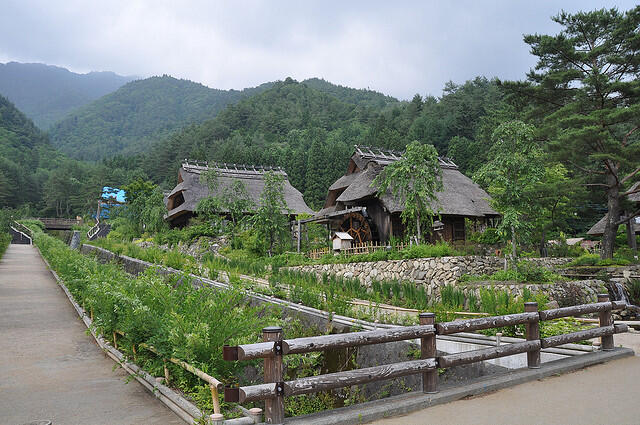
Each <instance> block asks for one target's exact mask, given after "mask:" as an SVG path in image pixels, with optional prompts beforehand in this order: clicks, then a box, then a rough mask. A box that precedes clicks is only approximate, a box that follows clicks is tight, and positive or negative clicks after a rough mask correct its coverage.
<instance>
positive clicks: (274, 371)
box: [262, 326, 284, 424]
mask: <svg viewBox="0 0 640 425" xmlns="http://www.w3.org/2000/svg"><path fill="white" fill-rule="evenodd" d="M262 340H263V341H265V342H268V341H275V342H279V343H276V344H275V345H274V352H273V354H272V355H271V356H270V357H266V358H265V359H264V382H265V384H267V383H271V382H275V383H276V391H277V393H278V395H276V397H275V398H271V399H267V400H265V402H264V417H265V422H266V423H268V424H282V423H284V395H283V391H284V383H283V378H282V373H283V372H282V328H281V327H279V326H268V327H266V328H263V329H262Z"/></svg>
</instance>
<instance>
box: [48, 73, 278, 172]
mask: <svg viewBox="0 0 640 425" xmlns="http://www.w3.org/2000/svg"><path fill="white" fill-rule="evenodd" d="M267 87H269V84H265V85H262V86H259V87H256V88H252V89H245V90H242V91H238V90H215V89H211V88H209V87H206V86H203V85H202V84H198V83H194V82H192V81H188V80H178V79H176V78H173V77H170V76H167V75H164V76H162V77H151V78H147V79H144V80H137V81H132V82H130V83H128V84H126V85H124V86H123V87H121V88H120V89H118V90H117V91H115V92H114V93H111V94H108V95H106V96H104V97H102V98H100V99H98V100H96V101H94V102H92V103H91V104H89V105H86V106H84V107H82V108H79V109H77V110H75V111H73V112H72V113H70V114H69V115H68V116H67V117H66V118H65V119H64V120H62V121H60V122H58V123H57V124H56V125H54V126H53V127H52V128H51V130H50V135H51V140H52V143H53V144H54V145H55V146H56V147H58V148H59V149H60V150H61V151H62V152H65V153H67V154H68V155H70V156H72V157H74V158H77V159H82V160H90V161H95V160H100V159H103V158H108V157H111V156H114V155H117V154H131V153H135V152H141V151H144V150H145V149H146V148H148V147H149V145H150V144H151V143H152V142H153V141H156V140H159V139H162V138H164V137H166V136H168V135H169V134H171V133H172V132H173V131H175V130H177V129H180V128H182V127H184V126H187V125H189V124H192V123H200V122H202V121H204V120H205V119H209V118H212V117H215V116H216V114H217V113H218V112H219V111H221V110H222V109H224V108H225V107H226V106H227V105H229V104H231V103H234V102H237V101H238V100H240V99H241V98H243V97H246V96H248V95H251V94H254V93H258V92H260V91H262V90H264V89H265V88H267Z"/></svg>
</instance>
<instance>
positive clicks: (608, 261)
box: [567, 254, 631, 267]
mask: <svg viewBox="0 0 640 425" xmlns="http://www.w3.org/2000/svg"><path fill="white" fill-rule="evenodd" d="M629 264H631V261H630V260H628V259H626V258H621V257H619V256H614V257H613V258H605V259H601V258H600V256H599V255H598V254H584V255H581V256H580V257H578V258H576V259H575V260H572V261H571V262H570V263H567V267H579V266H602V267H606V266H628V265H629Z"/></svg>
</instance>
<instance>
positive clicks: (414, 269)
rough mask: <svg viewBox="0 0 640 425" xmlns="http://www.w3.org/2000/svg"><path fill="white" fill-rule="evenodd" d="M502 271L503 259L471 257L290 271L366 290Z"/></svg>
mask: <svg viewBox="0 0 640 425" xmlns="http://www.w3.org/2000/svg"><path fill="white" fill-rule="evenodd" d="M527 261H530V262H533V263H535V264H538V265H541V266H544V267H557V266H562V265H564V264H566V263H568V262H569V261H571V259H570V258H528V259H527ZM503 267H504V259H503V258H499V257H493V256H478V255H473V256H459V257H439V258H415V259H411V260H390V261H372V262H360V263H346V264H315V265H308V266H298V267H292V269H293V270H300V271H303V272H309V273H316V274H318V275H322V274H324V273H327V274H330V275H335V276H342V277H345V278H355V279H359V280H360V281H361V282H362V283H364V284H365V285H367V286H370V285H371V281H373V280H401V281H406V280H409V281H414V282H417V283H418V284H423V285H426V286H429V285H437V286H443V285H453V284H456V283H458V281H459V280H460V276H462V275H463V274H471V275H483V274H487V275H489V274H492V273H494V272H496V271H498V270H500V269H502V268H503Z"/></svg>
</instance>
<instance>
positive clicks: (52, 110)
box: [0, 62, 133, 130]
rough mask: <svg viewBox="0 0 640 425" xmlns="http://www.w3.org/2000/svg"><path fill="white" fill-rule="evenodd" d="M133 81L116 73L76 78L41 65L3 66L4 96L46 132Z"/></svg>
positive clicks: (0, 89)
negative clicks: (63, 119)
mask: <svg viewBox="0 0 640 425" xmlns="http://www.w3.org/2000/svg"><path fill="white" fill-rule="evenodd" d="M132 79H133V77H123V76H121V75H117V74H114V73H113V72H90V73H88V74H76V73H75V72H71V71H69V70H67V69H65V68H60V67H57V66H51V65H44V64H41V63H18V62H9V63H6V64H2V63H0V94H1V95H3V96H5V97H6V98H7V99H9V100H10V101H11V102H13V103H14V104H15V105H16V106H17V107H18V109H20V110H21V111H22V112H24V113H25V114H26V115H27V116H28V117H29V118H31V119H32V120H33V121H34V122H35V124H36V125H37V126H38V127H40V128H41V129H44V130H46V129H48V128H49V127H50V126H51V125H52V124H54V123H55V122H57V121H59V120H61V119H62V118H63V117H64V116H65V115H66V114H67V113H69V112H70V111H71V110H73V109H74V108H78V107H80V106H83V105H86V104H88V103H89V102H92V101H93V100H95V99H98V98H99V97H102V96H104V95H106V94H108V93H111V92H113V91H115V90H117V89H118V88H119V87H121V86H122V85H123V84H126V83H127V82H129V81H131V80H132Z"/></svg>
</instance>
